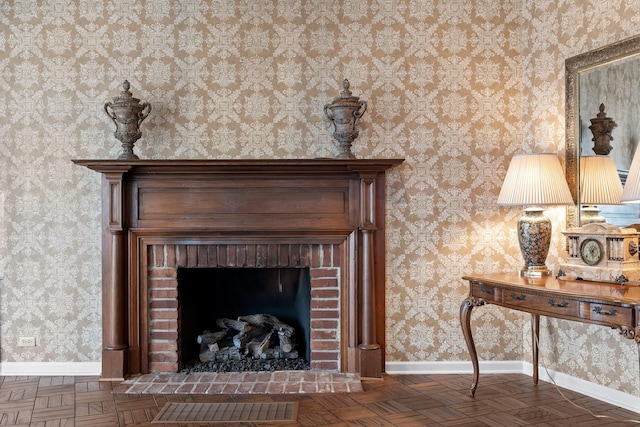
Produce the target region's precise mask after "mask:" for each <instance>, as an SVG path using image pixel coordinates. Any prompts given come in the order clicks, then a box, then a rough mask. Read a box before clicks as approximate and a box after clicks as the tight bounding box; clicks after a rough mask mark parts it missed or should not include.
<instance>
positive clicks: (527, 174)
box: [498, 153, 574, 277]
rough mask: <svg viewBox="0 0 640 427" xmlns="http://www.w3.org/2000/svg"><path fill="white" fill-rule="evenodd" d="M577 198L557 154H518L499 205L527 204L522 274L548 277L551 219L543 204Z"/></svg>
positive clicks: (520, 225) (521, 236)
mask: <svg viewBox="0 0 640 427" xmlns="http://www.w3.org/2000/svg"><path fill="white" fill-rule="evenodd" d="M573 203H574V202H573V197H572V196H571V192H570V191H569V186H568V185H567V181H566V179H565V176H564V173H563V172H562V167H561V166H560V161H559V160H558V156H557V155H555V154H553V153H525V154H516V155H515V156H513V158H512V159H511V164H509V169H508V170H507V175H506V176H505V178H504V182H503V184H502V189H501V190H500V195H499V196H498V205H501V206H525V210H524V216H522V217H521V218H520V219H519V220H518V241H519V243H520V251H521V252H522V257H523V258H524V267H523V268H522V269H521V270H520V274H521V275H522V276H528V277H540V276H548V275H550V274H551V271H550V270H549V269H548V268H547V266H546V264H545V262H546V260H547V254H548V253H549V245H550V244H551V221H550V220H549V218H547V217H546V216H545V215H544V214H543V209H542V208H541V206H550V205H571V204H573Z"/></svg>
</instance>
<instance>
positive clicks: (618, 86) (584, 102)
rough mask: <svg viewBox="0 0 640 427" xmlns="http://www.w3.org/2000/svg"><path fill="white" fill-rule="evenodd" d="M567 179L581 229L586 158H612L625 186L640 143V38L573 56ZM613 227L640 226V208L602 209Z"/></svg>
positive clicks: (572, 221) (574, 222)
mask: <svg viewBox="0 0 640 427" xmlns="http://www.w3.org/2000/svg"><path fill="white" fill-rule="evenodd" d="M565 66H566V85H567V86H566V137H567V140H566V149H567V152H566V166H567V170H566V173H567V181H568V183H569V186H570V188H571V191H572V193H573V195H574V199H575V200H576V202H577V206H573V207H570V208H569V209H568V210H567V227H568V228H570V227H576V226H579V225H581V214H580V209H579V208H580V207H582V206H585V204H584V203H583V200H581V198H580V196H581V195H580V189H579V184H580V157H581V156H593V155H595V154H598V155H607V156H610V157H611V158H612V159H613V160H614V163H615V166H616V169H617V170H618V174H619V176H620V179H621V181H622V184H623V185H624V182H625V179H626V176H627V174H628V170H629V167H630V165H631V160H632V158H633V155H634V153H635V150H636V148H637V147H638V145H639V143H640V36H636V37H632V38H630V39H626V40H622V41H620V42H617V43H614V44H611V45H609V46H605V47H603V48H599V49H596V50H593V51H590V52H587V53H584V54H580V55H576V56H574V57H572V58H569V59H568V60H567V61H566V63H565ZM597 208H598V209H599V210H600V214H601V215H602V216H604V217H605V219H606V221H607V222H608V223H610V224H614V225H618V226H628V225H630V224H637V223H640V205H636V204H633V205H599V206H597Z"/></svg>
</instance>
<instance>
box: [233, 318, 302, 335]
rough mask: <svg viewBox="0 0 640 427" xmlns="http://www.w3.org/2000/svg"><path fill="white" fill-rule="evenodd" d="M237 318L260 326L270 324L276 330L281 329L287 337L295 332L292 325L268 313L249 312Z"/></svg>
mask: <svg viewBox="0 0 640 427" xmlns="http://www.w3.org/2000/svg"><path fill="white" fill-rule="evenodd" d="M238 320H239V321H243V322H247V323H249V324H251V325H255V326H260V327H264V326H265V325H270V326H271V327H272V328H273V329H275V330H276V331H282V332H283V333H285V334H286V335H287V336H289V337H290V336H292V335H293V333H294V332H295V329H294V328H293V327H292V326H289V325H287V324H286V323H283V322H281V321H280V319H278V318H277V317H275V316H272V315H270V314H250V315H248V316H239V317H238Z"/></svg>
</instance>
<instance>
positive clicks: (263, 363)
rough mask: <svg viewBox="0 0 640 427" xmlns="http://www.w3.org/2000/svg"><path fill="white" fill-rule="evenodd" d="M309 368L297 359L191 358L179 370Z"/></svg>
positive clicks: (224, 370) (234, 370)
mask: <svg viewBox="0 0 640 427" xmlns="http://www.w3.org/2000/svg"><path fill="white" fill-rule="evenodd" d="M309 369H311V368H310V366H309V363H308V362H307V361H306V360H304V359H301V358H298V359H270V360H255V359H250V358H245V359H239V360H216V361H210V362H200V361H197V360H193V361H191V362H190V363H187V364H186V365H185V366H184V367H183V368H182V369H181V370H180V372H182V373H187V374H189V373H192V372H250V371H271V372H272V371H292V370H293V371H306V370H309Z"/></svg>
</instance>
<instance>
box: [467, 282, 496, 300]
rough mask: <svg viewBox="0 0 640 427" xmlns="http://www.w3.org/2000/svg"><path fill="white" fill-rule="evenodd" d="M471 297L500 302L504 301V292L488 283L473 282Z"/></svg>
mask: <svg viewBox="0 0 640 427" xmlns="http://www.w3.org/2000/svg"><path fill="white" fill-rule="evenodd" d="M471 295H473V296H474V297H478V298H482V299H486V300H489V301H500V300H501V299H502V290H501V289H499V288H496V287H495V286H491V285H487V284H486V283H479V282H472V283H471Z"/></svg>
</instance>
